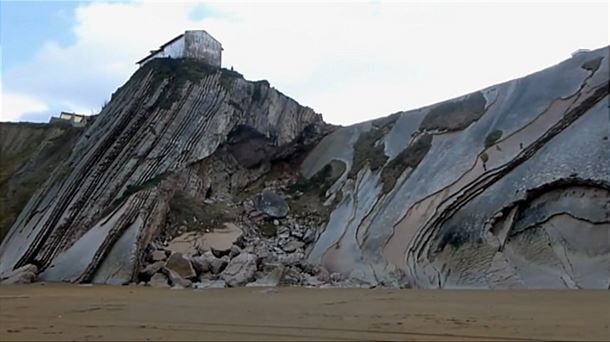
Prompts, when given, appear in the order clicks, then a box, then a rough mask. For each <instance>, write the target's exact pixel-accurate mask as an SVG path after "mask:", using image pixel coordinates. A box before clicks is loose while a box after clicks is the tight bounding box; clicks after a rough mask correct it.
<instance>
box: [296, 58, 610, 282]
mask: <svg viewBox="0 0 610 342" xmlns="http://www.w3.org/2000/svg"><path fill="white" fill-rule="evenodd" d="M608 50H609V49H608V48H603V49H599V50H596V51H593V52H590V53H587V54H582V55H577V56H575V57H574V58H571V59H569V60H567V61H564V62H563V63H561V64H559V65H556V66H554V67H551V68H548V69H546V70H543V71H540V72H537V73H535V74H533V75H530V76H527V77H524V78H521V79H517V80H513V81H510V82H506V83H503V84H499V85H496V86H493V87H489V88H486V89H483V90H481V91H478V92H475V93H472V94H468V95H466V96H463V97H460V98H456V99H453V100H451V101H448V102H443V103H440V104H436V105H432V106H429V107H425V108H421V109H418V110H414V111H409V112H401V113H397V114H394V115H392V116H390V117H387V118H383V119H379V120H373V121H370V122H365V123H362V124H358V125H354V126H351V127H345V128H341V129H339V130H337V131H335V132H334V133H333V134H331V135H329V136H327V137H326V138H324V140H322V141H321V142H320V144H319V145H318V146H317V147H316V148H315V149H314V150H313V151H312V152H311V153H310V154H309V155H308V157H307V159H306V160H305V161H304V163H303V165H302V171H303V173H304V174H305V175H306V176H311V175H313V174H315V173H316V172H318V170H320V169H321V168H322V167H323V166H324V165H326V164H328V163H331V162H338V163H342V164H343V165H344V168H345V169H346V171H345V172H344V173H343V174H342V175H341V177H340V178H339V180H338V181H337V182H336V183H335V184H333V185H332V187H331V188H330V190H329V191H328V193H327V195H328V196H329V197H338V198H340V200H339V204H338V205H337V207H336V208H335V209H334V210H333V212H332V214H331V215H330V220H329V222H328V224H327V226H326V228H325V230H324V233H323V234H322V235H321V236H320V238H319V239H318V241H317V242H316V244H315V247H314V248H313V250H312V251H311V253H310V254H309V255H308V260H309V261H310V262H312V263H315V264H322V265H324V266H325V267H326V268H327V269H328V270H329V271H330V272H340V273H343V274H346V275H348V276H349V277H351V278H356V279H360V280H362V281H365V282H368V283H382V282H389V283H391V282H393V281H396V279H400V280H399V282H400V283H408V284H409V285H411V286H416V287H426V288H429V287H434V288H462V287H463V288H518V287H527V288H608V287H609V282H610V243H609V234H610V217H609V216H610V196H609V194H610V170H609V166H610V155H609V151H610V145H609V142H608V135H609V112H608V108H609V103H608V92H609V89H608V87H609V86H608V78H609V69H608Z"/></svg>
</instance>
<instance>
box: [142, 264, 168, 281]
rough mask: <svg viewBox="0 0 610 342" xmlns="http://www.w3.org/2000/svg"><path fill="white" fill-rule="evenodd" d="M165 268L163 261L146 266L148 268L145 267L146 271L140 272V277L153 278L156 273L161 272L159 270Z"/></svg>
mask: <svg viewBox="0 0 610 342" xmlns="http://www.w3.org/2000/svg"><path fill="white" fill-rule="evenodd" d="M163 266H165V262H163V261H157V262H154V263H152V264H148V265H146V267H144V269H142V270H141V271H140V275H142V276H145V277H152V276H153V275H154V274H155V273H157V272H159V270H161V268H163Z"/></svg>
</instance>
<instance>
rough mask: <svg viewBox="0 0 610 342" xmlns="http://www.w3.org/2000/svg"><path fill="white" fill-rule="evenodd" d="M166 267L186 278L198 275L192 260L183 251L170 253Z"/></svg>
mask: <svg viewBox="0 0 610 342" xmlns="http://www.w3.org/2000/svg"><path fill="white" fill-rule="evenodd" d="M165 267H166V268H167V269H169V270H171V271H174V272H176V273H177V274H178V275H179V276H180V277H182V278H185V279H189V278H194V277H196V276H197V273H196V272H195V270H194V269H193V265H192V264H191V261H190V260H189V258H187V257H185V256H184V255H182V253H173V254H172V255H170V256H169V259H168V260H167V263H166V264H165Z"/></svg>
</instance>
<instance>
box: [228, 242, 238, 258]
mask: <svg viewBox="0 0 610 342" xmlns="http://www.w3.org/2000/svg"><path fill="white" fill-rule="evenodd" d="M239 253H241V248H239V247H238V246H236V245H233V246H231V251H230V252H229V257H230V258H235V257H236V256H238V255H239Z"/></svg>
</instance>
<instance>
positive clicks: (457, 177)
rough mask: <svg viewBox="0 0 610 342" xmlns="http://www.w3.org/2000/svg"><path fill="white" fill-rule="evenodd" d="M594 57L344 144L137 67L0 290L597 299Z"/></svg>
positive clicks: (184, 66)
mask: <svg viewBox="0 0 610 342" xmlns="http://www.w3.org/2000/svg"><path fill="white" fill-rule="evenodd" d="M608 54H609V49H608V48H603V49H599V50H596V51H592V52H588V53H583V54H578V55H576V56H574V57H573V58H571V59H568V60H566V61H564V62H562V63H560V64H558V65H556V66H553V67H551V68H548V69H546V70H543V71H540V72H537V73H535V74H532V75H530V76H527V77H524V78H521V79H517V80H513V81H509V82H506V83H503V84H499V85H495V86H492V87H489V88H486V89H483V90H480V91H477V92H474V93H472V94H468V95H465V96H462V97H460V98H456V99H453V100H449V101H446V102H443V103H439V104H435V105H432V106H428V107H424V108H420V109H417V110H412V111H407V112H399V113H396V114H393V115H390V116H388V117H385V118H381V119H377V120H372V121H368V122H364V123H360V124H356V125H352V126H348V127H333V126H330V125H327V124H325V123H324V122H323V121H322V119H321V117H320V115H318V114H316V113H315V112H313V110H311V109H309V108H306V107H302V106H300V105H299V104H297V103H296V102H295V101H293V100H291V99H289V98H287V97H286V96H284V95H283V94H281V93H279V92H278V91H277V90H275V89H273V88H271V87H270V86H269V84H268V83H266V82H265V81H260V82H249V81H246V80H244V79H243V78H242V77H241V75H239V74H237V73H235V72H231V71H228V70H223V69H216V68H211V67H209V66H206V65H202V64H198V63H197V62H193V61H188V60H163V59H160V60H156V61H153V62H150V63H147V64H146V66H144V67H143V68H141V69H140V70H139V71H138V72H137V73H136V74H134V76H132V78H131V79H130V80H129V82H127V84H125V86H123V87H122V88H120V89H119V90H118V91H117V92H116V93H115V94H114V95H113V97H112V100H111V101H110V103H109V104H108V105H107V106H106V107H105V108H104V110H103V111H102V113H101V114H100V116H99V117H98V119H97V120H95V122H94V123H93V124H92V126H91V127H90V128H88V129H87V130H86V131H85V132H84V133H83V134H82V135H81V136H80V138H79V140H78V142H77V143H75V144H74V148H73V149H72V153H71V154H70V157H69V158H68V159H67V160H65V161H64V162H63V163H61V165H59V166H58V167H57V169H56V170H60V169H61V170H64V171H65V172H60V171H54V172H53V173H51V177H50V178H49V180H48V181H46V182H45V183H44V185H43V186H42V187H41V188H40V189H39V190H38V192H37V193H36V194H35V195H34V196H33V197H32V198H31V199H30V201H29V202H28V204H27V205H26V206H25V208H24V209H23V211H22V212H21V214H20V215H19V218H18V219H17V220H16V221H15V223H14V225H13V227H12V229H11V231H10V232H9V234H8V235H7V237H6V238H5V239H4V241H3V242H2V245H1V246H0V274H9V273H10V272H13V271H14V270H19V269H20V268H21V267H25V266H26V265H36V266H37V267H39V269H37V270H36V271H37V273H38V274H37V275H36V276H37V277H38V278H39V279H42V280H45V281H72V282H89V281H92V282H97V283H107V284H125V283H128V282H140V283H142V284H148V285H149V286H162V287H169V286H173V287H174V288H183V287H189V286H190V287H197V288H202V289H205V288H213V287H225V286H244V285H247V284H249V285H247V286H313V287H376V286H390V287H443V288H606V289H607V288H609V287H610V268H609V267H608V265H610V241H609V236H610V170H609V168H608V165H610V154H609V153H608V151H609V150H610V145H609V144H610V143H609V140H608V135H609V133H608V127H609V126H610V122H609V120H610V115H609V114H608V110H609V109H608V108H609V84H608V81H609V73H610V70H609V66H608V64H609V63H608ZM65 166H69V168H66V167H65ZM178 256H179V260H178V259H177V258H178ZM180 265H181V266H180Z"/></svg>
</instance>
